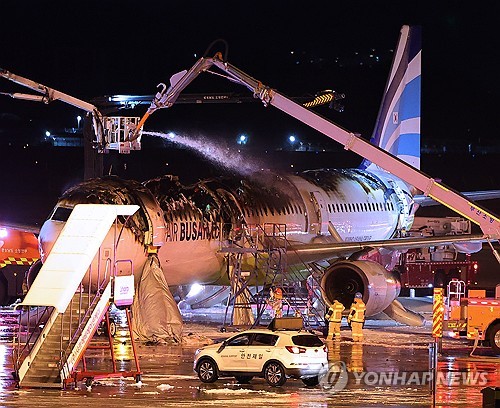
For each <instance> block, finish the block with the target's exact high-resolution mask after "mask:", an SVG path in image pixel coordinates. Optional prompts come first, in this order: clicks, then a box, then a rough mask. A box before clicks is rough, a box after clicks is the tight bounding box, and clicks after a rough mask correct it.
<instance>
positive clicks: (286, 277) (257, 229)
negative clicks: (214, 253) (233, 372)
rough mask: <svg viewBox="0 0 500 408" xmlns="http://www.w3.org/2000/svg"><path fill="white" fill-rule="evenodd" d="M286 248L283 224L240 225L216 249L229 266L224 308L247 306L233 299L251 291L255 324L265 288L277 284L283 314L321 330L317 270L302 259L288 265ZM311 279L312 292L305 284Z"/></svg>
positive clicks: (265, 296)
mask: <svg viewBox="0 0 500 408" xmlns="http://www.w3.org/2000/svg"><path fill="white" fill-rule="evenodd" d="M289 248H290V243H289V242H288V240H287V238H286V225H285V224H272V223H266V224H264V225H244V227H242V228H240V229H239V234H238V239H235V240H230V241H229V244H228V245H225V246H222V247H221V248H220V252H222V253H225V254H227V265H229V266H230V273H229V274H228V275H229V280H230V285H231V295H230V298H229V300H228V303H227V307H229V306H233V311H234V308H244V307H248V306H249V305H248V304H244V303H239V302H238V300H237V299H238V297H239V296H240V295H242V294H243V293H244V292H246V293H247V295H246V296H247V298H248V297H249V295H248V293H251V299H252V303H253V304H254V305H256V308H257V311H256V315H257V316H256V319H255V324H259V323H260V320H261V318H262V317H263V314H264V312H265V310H266V307H267V300H268V295H269V288H271V287H273V286H274V287H280V288H281V289H282V291H283V293H284V295H285V296H284V299H283V306H284V308H283V311H284V315H285V316H298V315H300V316H301V317H302V318H303V320H304V326H305V327H308V328H318V329H322V328H323V327H324V326H325V322H324V317H323V316H324V302H323V300H322V297H321V296H320V295H319V296H318V290H317V289H318V288H320V285H319V280H318V276H319V275H318V273H317V272H318V270H317V269H314V268H313V267H312V266H311V265H307V264H306V263H305V262H301V263H300V265H288V262H287V253H288V251H289V250H290V249H289ZM306 282H307V283H306ZM311 282H312V283H313V284H314V288H315V290H314V291H313V290H308V286H307V285H310V284H311ZM252 287H253V289H252ZM226 315H227V309H226ZM224 324H226V318H225V319H224ZM231 324H232V319H231Z"/></svg>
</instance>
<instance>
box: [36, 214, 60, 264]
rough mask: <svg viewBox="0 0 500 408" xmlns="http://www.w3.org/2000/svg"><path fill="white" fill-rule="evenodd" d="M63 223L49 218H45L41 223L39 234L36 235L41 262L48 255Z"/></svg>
mask: <svg viewBox="0 0 500 408" xmlns="http://www.w3.org/2000/svg"><path fill="white" fill-rule="evenodd" d="M64 224H65V223H64V222H55V221H51V220H47V221H45V222H44V223H43V225H42V228H41V229H40V234H39V235H38V248H39V251H40V259H41V260H42V263H43V262H45V260H46V259H47V257H48V256H49V254H50V251H51V250H52V247H53V246H54V243H55V242H56V240H57V238H58V237H59V234H60V233H61V231H62V229H63V227H64Z"/></svg>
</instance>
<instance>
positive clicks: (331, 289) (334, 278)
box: [325, 268, 365, 308]
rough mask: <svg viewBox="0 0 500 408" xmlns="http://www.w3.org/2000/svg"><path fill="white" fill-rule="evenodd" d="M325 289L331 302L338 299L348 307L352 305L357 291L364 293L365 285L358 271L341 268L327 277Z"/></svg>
mask: <svg viewBox="0 0 500 408" xmlns="http://www.w3.org/2000/svg"><path fill="white" fill-rule="evenodd" d="M325 291H326V295H327V297H328V299H329V300H330V302H333V300H335V299H337V300H338V301H340V302H341V303H342V304H343V305H344V306H345V307H346V308H348V307H351V304H352V302H353V300H354V295H355V294H356V292H361V293H364V291H365V285H364V283H363V279H362V278H361V276H360V275H359V274H358V273H356V271H354V270H352V269H349V268H339V269H336V270H334V271H332V272H331V273H330V274H329V275H328V276H327V277H326V281H325Z"/></svg>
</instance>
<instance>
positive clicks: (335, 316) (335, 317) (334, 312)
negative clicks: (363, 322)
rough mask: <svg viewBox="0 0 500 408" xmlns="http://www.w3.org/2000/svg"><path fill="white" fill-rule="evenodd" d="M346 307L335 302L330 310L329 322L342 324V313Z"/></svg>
mask: <svg viewBox="0 0 500 408" xmlns="http://www.w3.org/2000/svg"><path fill="white" fill-rule="evenodd" d="M344 309H345V307H344V305H343V304H342V303H340V302H333V304H332V305H331V306H330V308H329V309H328V321H329V322H337V323H338V322H340V321H342V312H343V311H344Z"/></svg>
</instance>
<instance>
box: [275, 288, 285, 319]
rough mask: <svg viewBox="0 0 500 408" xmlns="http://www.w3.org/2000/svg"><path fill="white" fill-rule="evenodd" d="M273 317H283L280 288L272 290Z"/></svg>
mask: <svg viewBox="0 0 500 408" xmlns="http://www.w3.org/2000/svg"><path fill="white" fill-rule="evenodd" d="M273 309H274V317H277V318H278V319H280V318H282V317H283V292H282V290H281V288H276V290H275V291H274V307H273Z"/></svg>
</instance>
